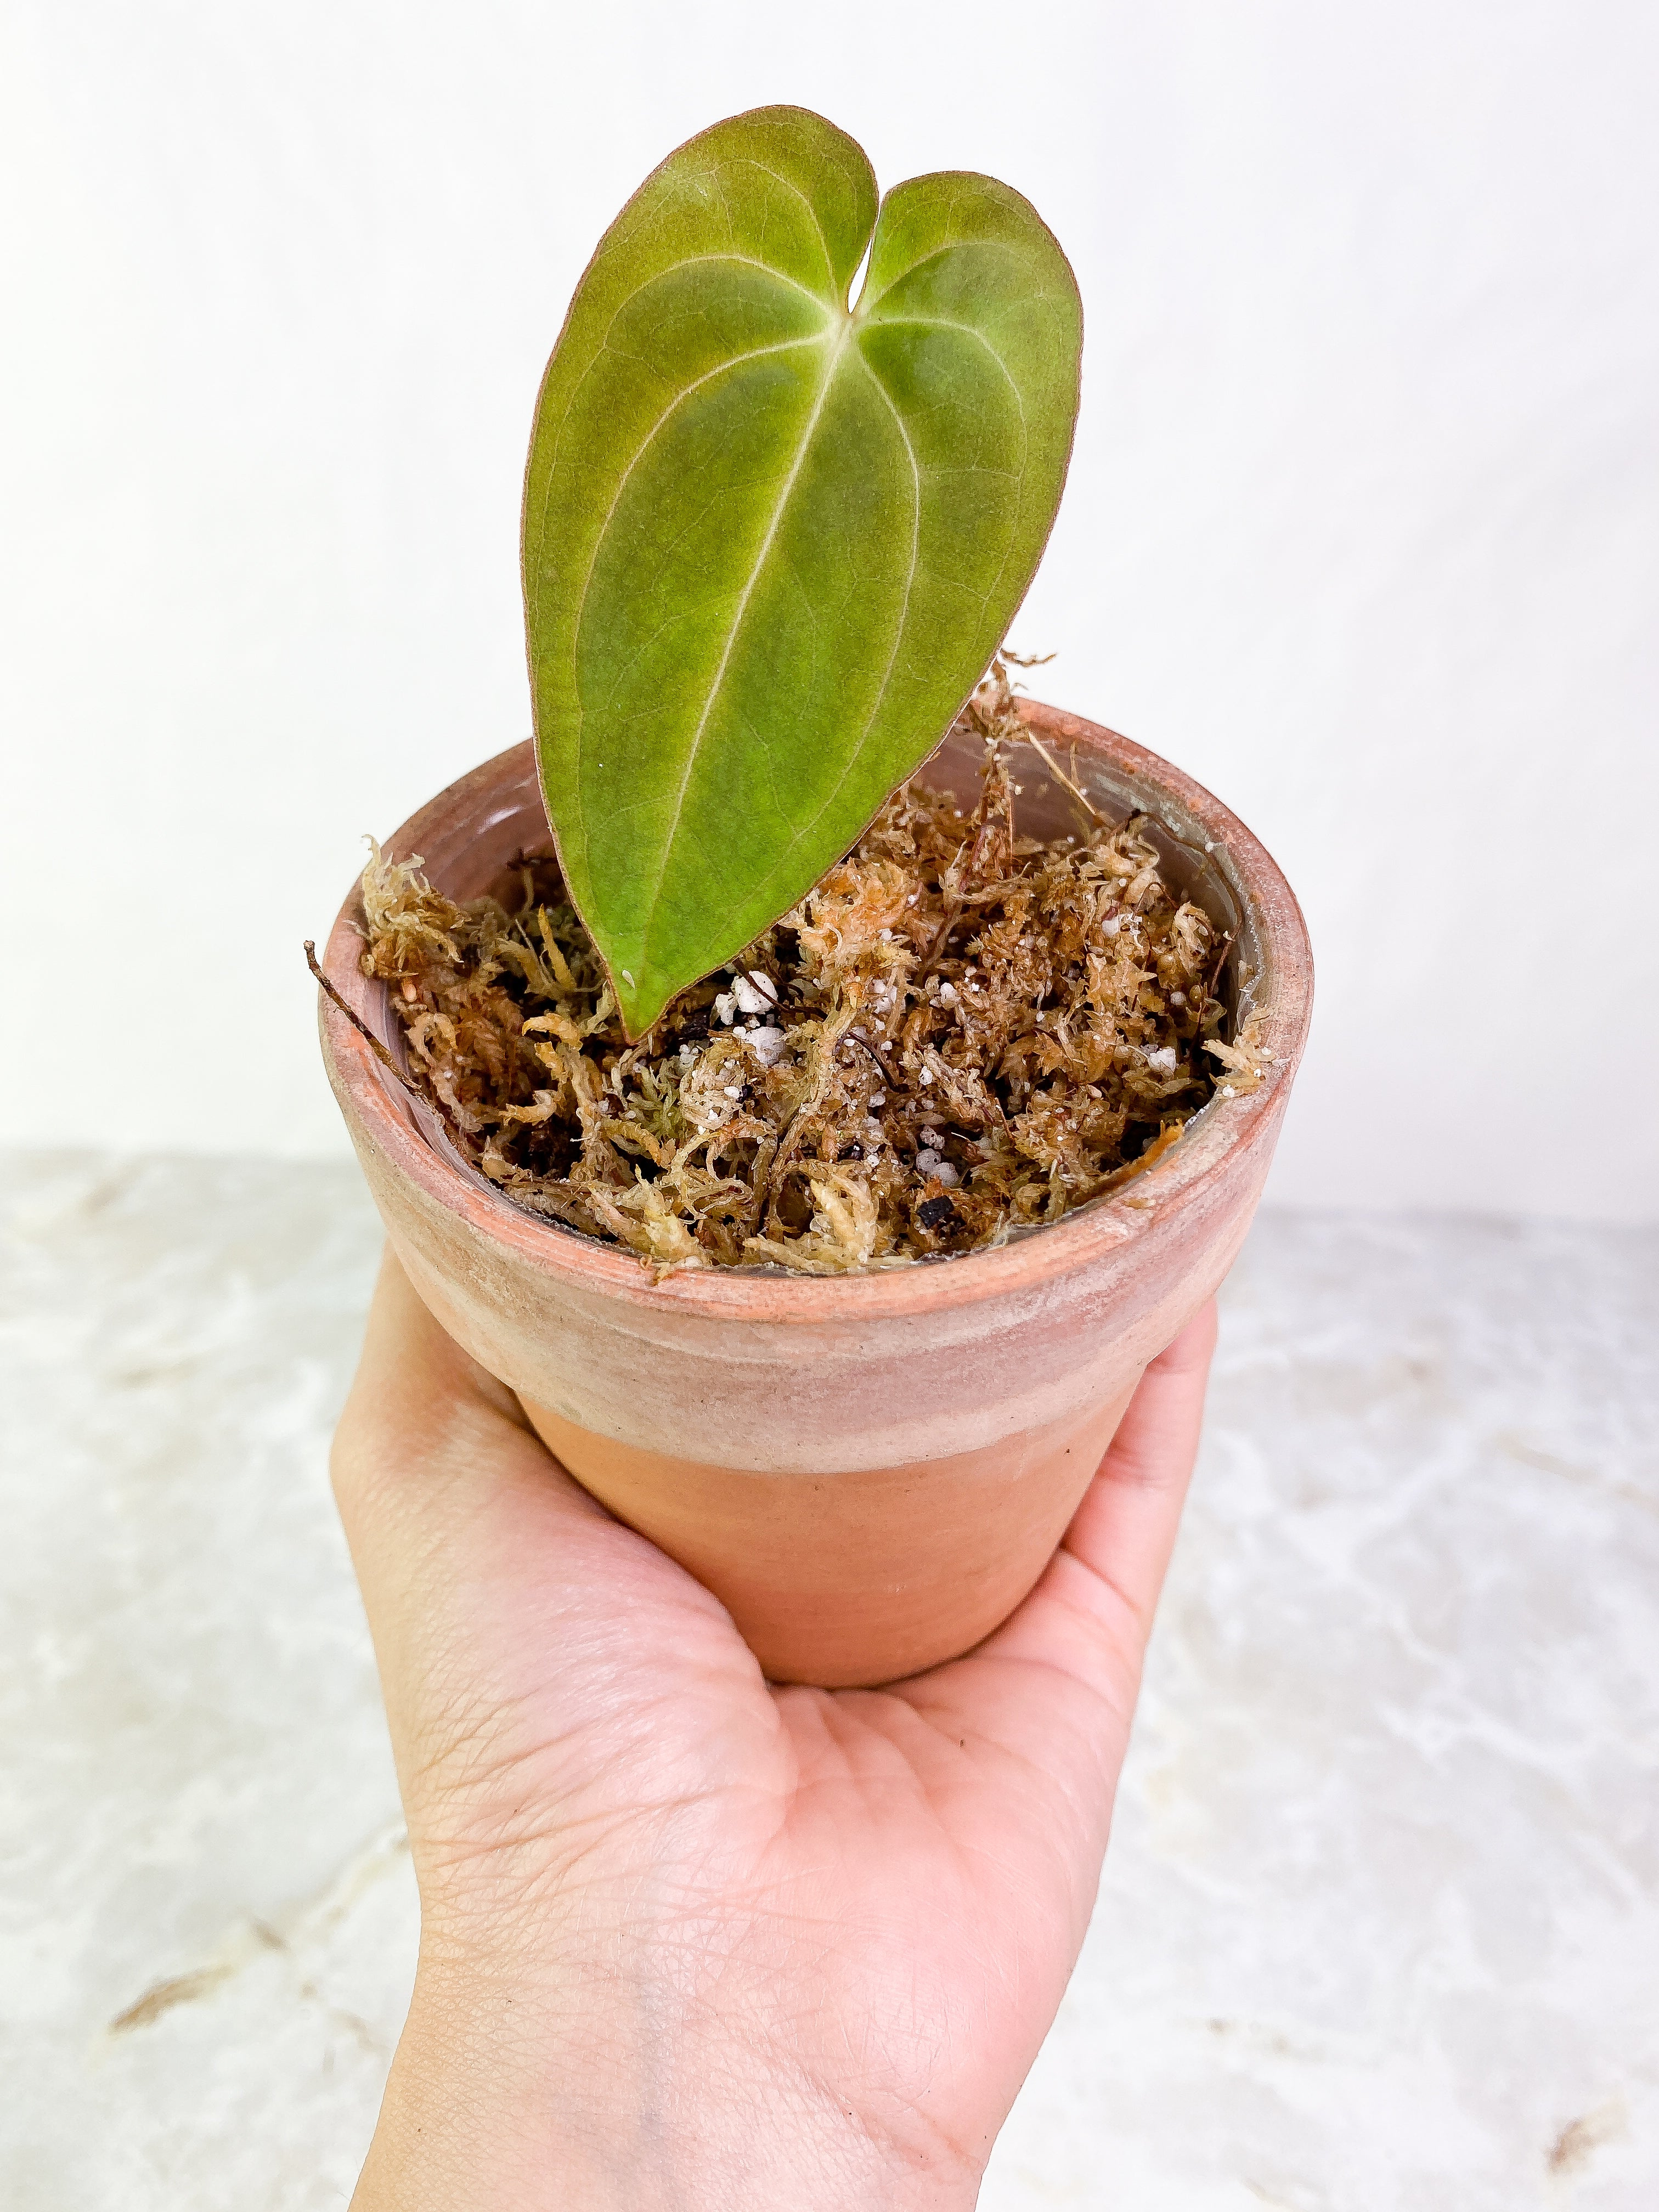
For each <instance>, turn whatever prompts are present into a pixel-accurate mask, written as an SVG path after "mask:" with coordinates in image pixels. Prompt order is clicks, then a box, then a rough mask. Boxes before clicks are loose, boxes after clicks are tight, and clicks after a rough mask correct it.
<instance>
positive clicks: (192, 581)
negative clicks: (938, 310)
mask: <svg viewBox="0 0 1659 2212" xmlns="http://www.w3.org/2000/svg"><path fill="white" fill-rule="evenodd" d="M3 40H4V43H3V50H0V253H3V264H0V325H3V332H4V335H3V343H0V406H3V421H4V437H5V453H4V459H3V468H0V512H3V524H0V530H3V538H4V550H3V564H4V565H3V569H0V629H3V633H4V635H3V639H0V718H3V720H0V729H3V742H4V744H5V752H6V763H7V769H6V779H5V799H4V817H3V823H0V838H3V848H0V866H3V870H4V874H3V890H4V902H5V908H4V910H5V916H6V922H7V933H6V949H7V958H6V962H5V968H6V976H7V1000H8V1004H7V1008H6V1020H5V1031H6V1034H7V1036H8V1038H9V1046H10V1049H9V1051H8V1053H7V1055H6V1066H7V1073H6V1079H5V1081H4V1083H3V1085H0V1137H4V1138H9V1139H21V1140H27V1141H33V1142H45V1143H65V1144H113V1145H118V1146H125V1147H137V1146H144V1147H165V1148H168V1149H173V1150H179V1149H185V1150H188V1149H196V1148H207V1149H213V1150H217V1151H237V1150H247V1151H272V1150H274V1151H278V1152H291V1153H296V1154H298V1153H313V1152H327V1151H331V1150H336V1149H337V1148H339V1147H340V1146H342V1145H343V1136H342V1134H341V1133H340V1130H339V1127H338V1124H337V1117H336V1115H335V1111H334V1107H333V1103H332V1101H331V1098H330V1097H329V1096H328V1093H327V1091H326V1088H325V1085H324V1083H323V1080H322V1078H321V1075H320V1073H319V1066H318V1063H317V1054H316V1048H315V1043H314V1037H313V995H312V991H311V987H310V985H309V983H308V981H307V979H306V977H305V975H304V972H303V969H302V966H301V953H300V940H301V937H303V936H306V935H314V936H317V937H319V938H320V937H322V936H323V935H325V933H326V929H327V927H328V924H329V921H330V919H331V915H332V913H333V911H334V909H335V908H336V907H337V904H338V902H339V900H340V897H341V896H342V895H343V892H344V890H345V889H346V886H347V884H348V882H349V878H350V877H351V876H352V874H353V872H354V871H355V869H356V866H357V865H358V860H359V857H360V848H359V846H358V844H357V842H356V840H357V838H358V836H359V835H360V833H361V832H362V831H363V830H365V829H374V830H376V831H378V832H385V831H386V830H389V829H392V827H393V826H394V825H395V824H396V823H398V822H399V821H400V820H401V819H402V818H403V817H404V816H405V815H407V814H408V813H409V812H410V811H412V809H413V808H414V807H415V806H416V805H418V804H419V803H420V802H421V801H422V799H425V798H427V797H428V796H429V795H430V793H432V792H433V791H435V789H436V788H437V787H440V786H441V784H443V783H445V782H447V781H449V780H450V779H451V778H452V777H453V776H454V775H457V774H459V772H461V771H462V770H464V769H466V768H468V767H470V766H471V765H472V764H473V763H475V762H476V761H477V760H479V759H480V758H482V757H484V756H485V755H487V754H489V753H492V752H495V751H496V750H500V748H501V746H503V745H504V744H508V743H510V742H512V741H513V739H515V738H518V737H520V736H521V735H523V734H524V733H525V732H526V729H527V726H528V708H527V702H526V683H525V677H524V670H523V660H522V646H521V639H520V611H519V604H518V586H517V573H516V558H517V517H518V500H519V484H520V470H521V466H522V460H523V451H524V446H525V441H526V435H527V432H528V427H529V421H530V412H531V406H532V400H533V397H534V392H535V388H536V385H537V381H538V376H539V374H540V370H541V368H542V364H543V362H544V358H545V356H546V354H547V351H548V349H549V348H550V344H551V343H552V340H553V338H554V336H555V335H556V331H557V329H558V326H559V323H560V319H561V318H562V313H563V310H564V307H565V304H566V301H567V299H568V295H569V292H570V289H571V288H572V286H573V284H574V282H575V280H576V278H577V276H579V274H580V270H581V268H582V265H583V264H584V262H585V261H586V257H587V255H588V253H589V252H590V251H591V249H592V246H593V244H594V242H595V241H596V240H597V238H598V236H599V233H600V231H601V230H602V229H603V228H604V227H605V223H606V222H608V221H609V220H610V218H611V216H612V215H614V214H615V212H616V211H617V208H618V207H619V206H620V205H621V204H622V202H623V200H624V199H625V198H626V197H627V196H628V194H629V192H630V191H632V190H633V189H634V187H635V185H637V184H638V182H639V181H640V179H641V178H642V177H643V175H644V174H645V173H646V172H647V169H649V168H650V167H652V166H653V164H654V163H655V162H656V161H658V160H659V159H660V157H661V156H662V155H664V154H665V152H667V151H668V149H670V148H671V146H673V145H674V144H675V143H678V141H679V140H681V139H682V138H684V137H687V136H689V135H690V133H691V132H693V131H696V130H697V129H700V128H701V127H702V126H703V125H706V124H708V123H709V122H712V121H713V120H714V119H715V118H717V117H719V116H720V115H722V114H726V113H729V112H732V111H734V110H736V109H738V108H741V107H744V106H752V105H755V104H757V103H758V102H761V101H763V100H797V101H800V102H802V103H804V104H805V105H809V106H815V107H817V108H820V109H822V110H823V112H825V113H827V114H828V115H829V116H830V117H831V118H833V119H834V120H835V121H836V122H837V123H839V124H841V125H843V126H844V127H845V128H847V129H848V130H850V131H852V132H854V135H855V136H856V137H859V138H860V139H861V140H862V141H863V143H865V145H866V147H867V149H868V150H869V152H870V154H871V155H872V159H873V161H874V162H875V165H876V168H877V171H878V175H879V176H880V178H881V179H882V181H883V182H884V184H891V183H894V182H896V181H897V180H898V179H901V178H902V177H904V176H907V175H909V174H913V173H916V172H918V171H921V170H927V169H931V168H944V167H978V168H984V169H987V170H990V171H992V172H993V173H995V174H997V175H999V176H1000V177H1003V178H1005V179H1007V180H1008V181H1009V182H1010V183H1012V184H1014V185H1018V187H1019V188H1020V189H1021V190H1022V191H1024V192H1026V193H1027V194H1029V195H1030V197H1031V198H1032V199H1033V200H1034V201H1035V202H1036V205H1037V206H1038V208H1039V209H1040V210H1041V211H1042V214H1043V215H1044V216H1046V218H1047V219H1048V222H1049V223H1050V224H1051V225H1052V227H1053V228H1054V230H1055V231H1056V232H1057V233H1058V234H1059V235H1060V239H1061V240H1062V242H1063V243H1064V244H1065V245H1066V247H1067V249H1068V251H1069V252H1070V253H1071V255H1072V258H1073V261H1074V263H1075V264H1076V266H1077V270H1078V274H1079V281H1080V283H1081V285H1082V289H1083V296H1084V302H1085V314H1086V318H1087V331H1088V337H1087V347H1086V356H1085V402H1084V415H1083V421H1082V425H1081V428H1080V432H1079V442H1078V448H1077V457H1076V461H1075V464H1074V466H1073V472H1072V478H1071V483H1070V488H1069V489H1068V492H1067V495H1066V504H1065V507H1064V510H1063V513H1062V515H1061V519H1060V525H1059V526H1058V529H1057V530H1056V532H1055V535H1054V541H1053V543H1052V545H1051V547H1050V549H1049V552H1048V557H1047V560H1046V562H1045V564H1044V567H1043V568H1042V574H1041V575H1040V576H1039V579H1038V580H1037V583H1036V586H1035V588H1034V590H1033V592H1032V594H1031V597H1030V600H1029V602H1028V604H1027V607H1026V609H1025V611H1024V613H1023V614H1022V616H1021V617H1020V619H1019V621H1018V623H1017V625H1016V628H1015V631H1014V641H1015V642H1016V643H1017V644H1018V645H1020V646H1022V647H1024V648H1025V649H1027V650H1046V649H1051V648H1052V649H1057V650H1058V652H1059V654H1060V659H1058V661H1057V662H1056V663H1055V665H1054V667H1053V668H1051V669H1048V670H1045V671H1042V679H1041V684H1040V687H1039V688H1040V690H1041V691H1042V695H1043V696H1048V697H1050V698H1052V699H1054V700H1055V701H1056V702H1059V703H1060V704H1062V705H1065V706H1067V707H1071V708H1076V709H1077V710H1079V711H1080V712H1082V713H1085V714H1090V715H1092V716H1094V717H1096V718H1097V719H1098V720H1105V721H1108V722H1110V723H1113V724H1114V725H1115V726H1117V727H1119V728H1121V729H1123V730H1126V731H1127V732H1129V733H1130V734H1131V735H1132V736H1134V737H1137V738H1140V739H1141V740H1143V741H1144V742H1146V743H1148V744H1152V745H1154V746H1156V747H1157V748H1158V750H1161V751H1164V752H1165V753H1167V754H1169V755H1170V756H1171V757H1173V758H1175V759H1176V760H1178V761H1180V762H1181V763H1182V764H1183V765H1184V766H1186V767H1187V768H1188V769H1191V770H1192V771H1193V772H1194V774H1195V775H1198V776H1199V777H1200V779H1201V780H1202V781H1205V782H1206V783H1208V784H1210V785H1211V786H1212V787H1213V788H1214V789H1216V790H1217V791H1218V793H1220V794H1221V795H1222V796H1223V797H1224V798H1225V799H1227V800H1228V801H1229V802H1230V803H1231V805H1234V806H1235V807H1236V808H1237V810H1238V811H1239V812H1241V813H1242V814H1243V816H1244V817H1245V818H1246V819H1247V820H1248V821H1249V823H1251V824H1252V826H1253V827H1254V828H1255V829H1257V830H1258V832H1259V833H1260V834H1261V836H1263V837H1264V838H1265V839H1266V841H1267V843H1268V845H1269V846H1270V847H1271V848H1272V849H1273V851H1274V852H1275V854H1277V856H1278V858H1279V860H1280V861H1281V863H1282V864H1283V865H1284V866H1285V869H1286V871H1287V872H1288V873H1289V874H1290V876H1291V880H1292V882H1293V883H1294V884H1296V886H1297V890H1298V891H1299V892H1300V894H1301V896H1302V898H1303V900H1304V904H1305V906H1306V908H1307V911H1308V915H1309V919H1310V924H1311V927H1312V930H1313V935H1314V942H1315V949H1316V955H1317V957H1318V961H1319V965H1320V991H1321V998H1320V1010H1319V1014H1318V1018H1317V1022H1316V1030H1315V1036H1314V1042H1313V1046H1312V1048H1311V1051H1310V1056H1309V1060H1308V1062H1307V1066H1306V1068H1305V1071H1304V1074H1303V1076H1302V1079H1301V1084H1300V1088H1299V1091H1298V1096H1297V1103H1296V1106H1295V1109H1293V1112H1292V1116H1291V1125H1290V1127H1289V1129H1288V1132H1287V1134H1286V1137H1285V1144H1284V1146H1283V1149H1282V1152H1281V1158H1280V1164H1279V1169H1278V1170H1277V1173H1276V1180H1275V1184H1274V1194H1275V1196H1276V1197H1277V1198H1278V1199H1279V1200H1280V1201H1281V1202H1284V1201H1289V1202H1291V1203H1298V1204H1354V1205H1360V1206H1371V1207H1384V1208H1387V1207H1394V1206H1411V1205H1431V1206H1462V1207H1476V1208H1502V1209H1511V1210H1519V1211H1532V1212H1557V1213H1567V1214H1579V1215H1584V1216H1589V1217H1597V1216H1599V1217H1605V1218H1623V1217H1635V1216H1637V1215H1644V1216H1651V1215H1652V1214H1654V1213H1655V1212H1659V1111H1656V1106H1655V1092H1656V1088H1659V1084H1656V1077H1659V1066H1656V1043H1655V1037H1656V1029H1659V1009H1656V1006H1655V1004H1654V997H1653V991H1652V975H1653V961H1652V944H1653V933H1654V915H1655V908H1656V874H1655V864H1654V858H1653V844H1652V827H1651V825H1652V823H1653V820H1654V817H1655V811H1656V810H1655V799H1656V793H1655V788H1654V785H1655V768H1654V759H1655V751H1656V745H1655V735H1656V732H1655V713H1654V708H1655V703H1656V695H1659V683H1656V674H1659V671H1656V665H1655V664H1656V656H1659V623H1656V619H1655V604H1654V603H1655V584H1656V580H1659V574H1656V571H1659V560H1656V512H1659V485H1656V460H1659V429H1656V416H1655V395H1656V393H1659V276H1656V249H1655V244H1654V239H1655V216H1656V210H1659V126H1656V124H1655V120H1654V118H1655V112H1656V95H1659V9H1654V8H1653V7H1652V6H1651V5H1650V4H1638V0H1597V4H1585V0H1564V4H1547V5H1528V4H1525V0H1465V4H1457V0H1431V4H1425V0H1391V4H1389V6H1387V7H1380V6H1367V7H1362V6H1351V5H1333V4H1331V0H1279V4H1272V3H1271V0H1209V4H1205V3H1204V0H1186V3H1184V4H1183V0H1138V4H1134V5H1100V4H1094V5H1076V6H1073V5H1065V4H1055V3H1054V0H1050V4H1041V0H1022V4H1019V5H1017V6H1008V5H998V6H987V5H983V4H961V0H958V4H954V5H940V6H931V5H928V6H924V5H919V4H914V0H911V3H910V4H907V0H881V4H876V5H871V4H867V3H866V0H850V4H842V5H841V6H839V7H836V8H813V9H808V8H801V7H791V6H787V5H786V4H783V0H769V4H764V5H758V6H747V5H731V4H727V5H703V6H699V5H696V4H690V0H676V4H672V5H659V4H643V3H642V0H635V3H634V4H629V0H608V4H604V5H598V4H590V5H586V6H582V7H579V8H578V7H570V8H563V7H554V6H548V5H530V4H513V0H469V4H466V5H465V6H459V7H458V6H456V5H454V4H453V0H450V4H446V5H441V6H440V5H438V4H435V0H395V4H394V0H328V4H319V0H283V4H281V5H276V4H271V5H264V4H247V0H230V3H229V4H226V0H173V4H167V0H145V4H142V5H140V4H118V0H76V4H75V5H73V6H64V5H63V4H62V0H10V6H9V12H8V14H7V15H6V16H5V19H4V33H3Z"/></svg>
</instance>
